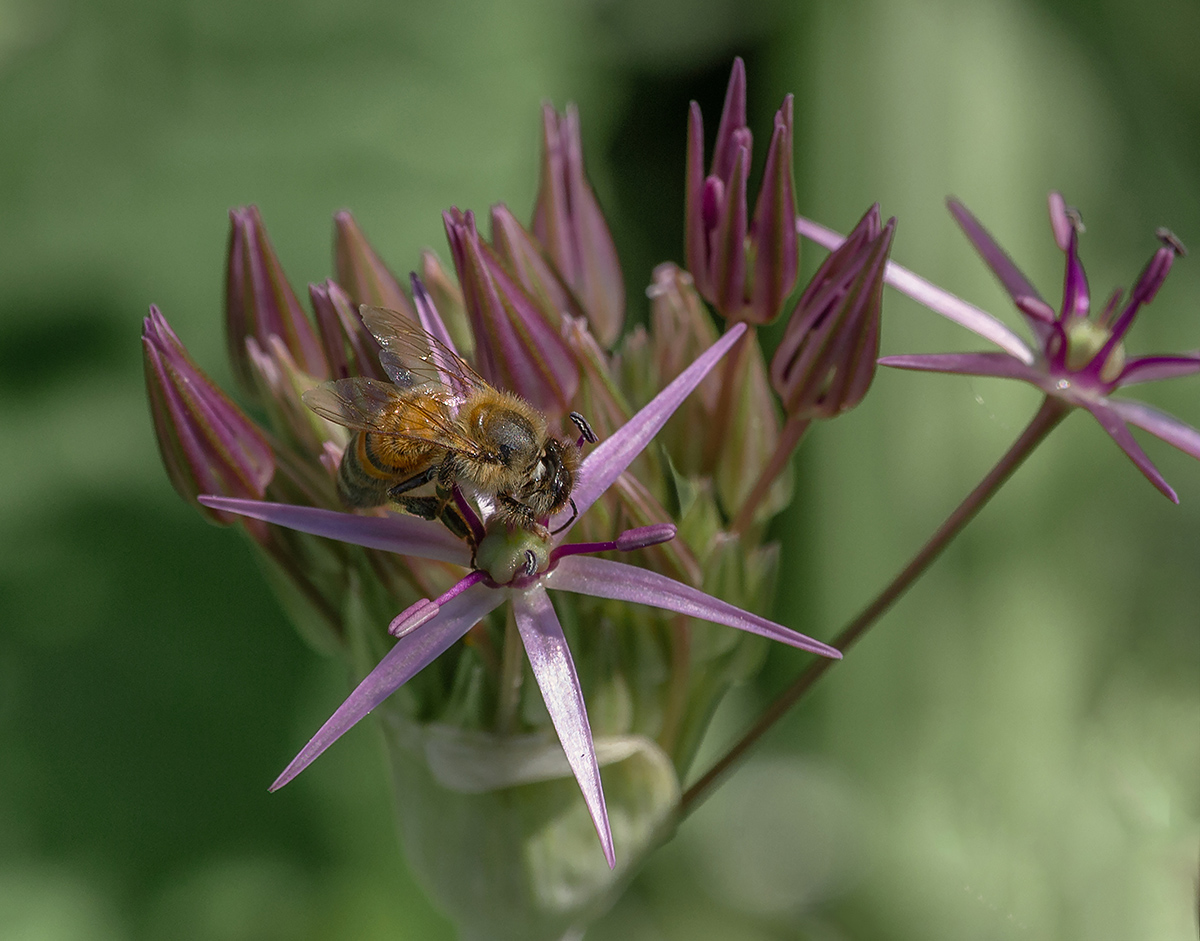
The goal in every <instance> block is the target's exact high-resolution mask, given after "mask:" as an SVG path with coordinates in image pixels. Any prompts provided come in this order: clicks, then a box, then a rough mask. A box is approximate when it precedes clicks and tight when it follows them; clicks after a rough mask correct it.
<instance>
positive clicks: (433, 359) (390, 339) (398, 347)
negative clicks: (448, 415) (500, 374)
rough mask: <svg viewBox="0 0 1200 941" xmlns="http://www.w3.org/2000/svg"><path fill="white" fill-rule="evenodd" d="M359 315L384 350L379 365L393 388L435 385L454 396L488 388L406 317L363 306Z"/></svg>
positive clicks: (472, 372)
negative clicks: (389, 379) (394, 386)
mask: <svg viewBox="0 0 1200 941" xmlns="http://www.w3.org/2000/svg"><path fill="white" fill-rule="evenodd" d="M359 313H360V314H361V315H362V319H363V323H364V324H366V327H367V329H368V330H370V331H371V333H373V334H374V335H375V339H377V340H378V341H379V345H380V346H381V347H383V351H382V352H381V353H380V355H379V364H380V365H381V366H382V367H383V369H384V372H386V373H387V374H388V376H389V377H391V380H392V382H394V383H396V385H398V386H401V387H403V388H410V387H412V386H419V385H423V384H425V383H435V384H437V385H439V386H441V387H442V388H444V389H447V390H449V391H450V392H451V393H452V394H453V395H456V396H465V395H469V394H470V393H471V392H474V391H478V390H480V389H490V388H491V386H490V385H488V383H487V382H486V381H485V380H484V378H483V377H482V376H480V375H479V373H477V372H476V371H475V370H474V369H472V368H471V364H470V363H468V362H467V361H466V360H465V359H463V358H462V357H461V356H459V355H458V354H457V353H456V352H454V350H452V349H450V347H448V346H447V345H446V344H445V343H442V342H441V341H440V340H438V339H437V338H436V337H433V336H430V335H429V334H428V333H426V332H425V331H424V330H423V329H422V328H421V326H420V325H419V324H416V323H414V322H413V321H412V320H410V319H409V318H408V316H407V315H406V314H402V313H400V312H399V311H395V310H387V309H385V308H383V307H368V306H367V305H365V304H364V305H363V306H362V307H361V308H359Z"/></svg>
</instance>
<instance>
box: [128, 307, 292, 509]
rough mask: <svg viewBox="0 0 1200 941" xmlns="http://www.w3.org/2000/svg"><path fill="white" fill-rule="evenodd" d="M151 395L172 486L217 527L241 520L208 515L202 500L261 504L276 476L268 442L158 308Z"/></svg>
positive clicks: (148, 324)
mask: <svg viewBox="0 0 1200 941" xmlns="http://www.w3.org/2000/svg"><path fill="white" fill-rule="evenodd" d="M142 356H143V363H144V365H145V370H146V393H147V396H148V397H149V400H150V417H151V419H152V421H153V423H154V435H155V438H156V439H157V440H158V450H159V453H160V454H161V455H162V460H163V464H164V466H165V467H166V469H167V476H168V477H169V478H170V480H171V484H172V486H174V488H175V489H176V491H178V493H179V495H180V496H181V497H183V498H184V499H185V500H186V501H187V502H188V503H191V504H192V505H193V506H195V507H196V508H197V509H198V510H199V511H200V513H201V515H203V516H204V517H206V518H207V519H209V520H210V521H212V522H214V523H220V524H224V525H228V524H231V523H233V522H235V521H236V520H238V519H239V517H236V516H233V515H230V514H228V513H224V512H221V511H218V510H212V509H209V508H208V507H203V506H201V505H200V504H199V503H197V502H196V497H197V496H198V495H200V494H202V493H214V494H220V495H223V496H229V497H253V498H261V497H262V495H263V493H264V492H265V491H266V488H267V484H269V483H270V482H271V478H272V477H273V476H274V473H275V460H274V456H273V455H272V453H271V447H270V445H269V444H268V443H267V439H266V437H265V436H264V435H263V433H262V432H261V431H260V430H259V429H258V427H257V426H256V425H255V424H254V422H252V421H251V420H250V419H249V418H248V417H247V416H246V414H245V413H244V412H243V411H242V410H241V409H240V408H238V407H237V406H236V405H235V404H234V403H233V402H231V401H230V400H229V398H228V397H227V396H226V395H225V393H223V392H222V391H221V390H220V389H219V388H217V386H216V385H214V384H213V382H212V380H210V379H209V378H208V376H206V375H205V374H204V373H203V372H202V371H201V370H200V368H199V367H198V366H197V365H196V364H195V363H194V362H192V359H191V357H189V356H188V354H187V351H186V350H185V349H184V348H183V344H182V343H180V342H179V338H178V337H177V336H176V335H175V333H174V331H172V330H171V328H170V327H169V326H168V325H167V321H166V320H165V319H164V318H163V316H162V314H161V313H160V312H159V310H158V308H157V307H153V306H152V307H151V308H150V316H149V317H147V318H146V319H145V321H144V323H143V327H142Z"/></svg>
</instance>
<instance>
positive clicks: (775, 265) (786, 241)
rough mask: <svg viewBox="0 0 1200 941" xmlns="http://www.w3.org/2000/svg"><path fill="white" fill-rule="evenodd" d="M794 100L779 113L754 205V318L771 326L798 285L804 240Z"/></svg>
mask: <svg viewBox="0 0 1200 941" xmlns="http://www.w3.org/2000/svg"><path fill="white" fill-rule="evenodd" d="M792 108H793V103H792V96H791V95H788V96H787V97H786V98H784V100H783V106H782V107H781V108H780V109H779V112H778V113H777V114H776V115H775V132H774V134H773V136H772V137H771V144H770V149H769V150H768V151H767V165H766V167H765V168H764V169H763V183H762V189H761V190H759V193H758V202H757V203H756V204H755V207H754V223H753V228H752V231H753V234H754V245H755V252H756V255H755V261H754V281H753V289H752V297H751V303H750V308H751V312H752V314H751V316H752V319H753V320H754V321H755V323H767V322H768V321H770V320H773V319H774V318H775V316H776V315H777V314H778V313H779V312H780V310H782V309H783V302H784V299H785V298H786V297H787V296H788V295H789V294H790V293H791V292H792V288H794V287H795V286H796V273H797V271H798V270H799V268H800V244H799V242H800V240H799V236H798V234H797V232H796V186H795V180H794V173H793V169H792Z"/></svg>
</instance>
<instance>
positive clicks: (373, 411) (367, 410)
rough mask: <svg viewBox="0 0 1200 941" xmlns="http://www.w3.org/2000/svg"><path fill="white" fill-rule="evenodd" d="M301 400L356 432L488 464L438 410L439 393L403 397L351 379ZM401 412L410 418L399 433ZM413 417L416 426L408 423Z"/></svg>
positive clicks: (387, 386) (393, 390)
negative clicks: (416, 443) (401, 440)
mask: <svg viewBox="0 0 1200 941" xmlns="http://www.w3.org/2000/svg"><path fill="white" fill-rule="evenodd" d="M301 398H302V399H303V400H304V404H305V405H307V406H308V407H309V408H311V409H312V410H313V411H314V412H316V413H317V414H318V415H320V416H321V417H322V418H327V419H329V421H331V422H334V423H335V424H338V425H343V426H345V427H346V428H352V429H354V430H355V431H367V432H370V433H371V434H377V435H390V436H392V437H395V438H407V439H408V440H410V441H421V442H425V443H428V444H435V445H437V446H438V447H440V448H445V449H446V450H447V451H454V452H456V453H458V454H463V455H466V456H468V457H473V458H475V459H476V460H481V461H487V460H488V455H487V454H486V453H485V452H484V451H483V450H482V449H481V448H480V447H479V446H478V445H477V444H476V443H475V442H474V441H472V440H471V439H470V438H468V437H466V436H465V435H464V434H463V433H462V432H461V431H460V430H459V429H458V427H457V426H456V425H455V424H454V422H453V421H452V420H450V419H449V418H448V417H447V413H446V411H445V410H443V409H442V408H439V404H441V403H444V401H445V393H443V392H442V391H441V390H436V391H434V392H431V393H429V394H424V393H406V392H405V391H404V390H402V389H398V388H396V386H394V385H391V384H389V383H386V382H379V381H378V380H375V379H367V378H366V377H363V376H355V377H354V378H352V379H338V380H336V381H334V382H326V383H325V384H324V385H320V386H317V388H315V389H309V390H308V391H307V392H305V393H304V395H303V396H301ZM401 413H402V414H405V415H407V416H408V417H409V419H410V420H409V421H407V422H405V425H406V427H405V428H404V429H403V430H400V429H398V428H397V422H396V416H397V414H401ZM414 417H415V418H416V419H417V420H416V421H413V420H412V419H413V418H414Z"/></svg>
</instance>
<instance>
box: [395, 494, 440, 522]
mask: <svg viewBox="0 0 1200 941" xmlns="http://www.w3.org/2000/svg"><path fill="white" fill-rule="evenodd" d="M396 505H397V506H398V507H400V509H402V510H403V511H404V512H405V513H409V514H411V515H413V516H419V517H420V518H421V519H423V520H436V519H437V518H438V513H439V512H440V509H441V508H440V507H439V505H438V499H437V497H397V498H396Z"/></svg>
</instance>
